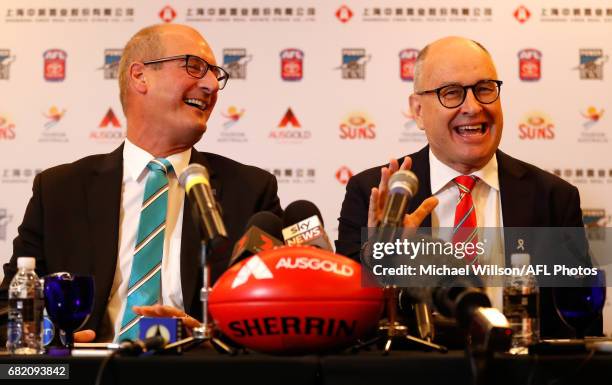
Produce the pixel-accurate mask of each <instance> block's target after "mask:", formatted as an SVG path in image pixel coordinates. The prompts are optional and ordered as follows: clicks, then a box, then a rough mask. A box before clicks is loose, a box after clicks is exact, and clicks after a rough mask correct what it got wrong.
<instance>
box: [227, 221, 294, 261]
mask: <svg viewBox="0 0 612 385" xmlns="http://www.w3.org/2000/svg"><path fill="white" fill-rule="evenodd" d="M282 228H283V224H282V222H281V220H280V218H279V217H278V216H276V215H275V214H273V213H271V212H269V211H260V212H258V213H255V214H253V216H252V217H251V219H249V221H248V223H247V225H246V229H247V231H246V232H245V233H244V235H243V236H242V238H240V240H239V241H238V242H236V244H235V245H234V250H233V251H232V256H231V258H230V263H229V266H232V265H234V264H236V263H238V262H240V261H242V260H243V259H246V258H248V257H250V256H252V255H254V254H257V253H259V252H261V251H263V250H270V249H272V248H274V247H276V246H281V245H283V242H282V241H280V240H279V239H282V237H283V235H282Z"/></svg>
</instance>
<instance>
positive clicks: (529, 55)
mask: <svg viewBox="0 0 612 385" xmlns="http://www.w3.org/2000/svg"><path fill="white" fill-rule="evenodd" d="M518 59H519V78H520V79H521V80H522V81H537V80H540V78H541V77H542V52H540V51H538V50H537V49H534V48H526V49H522V50H520V51H519V53H518Z"/></svg>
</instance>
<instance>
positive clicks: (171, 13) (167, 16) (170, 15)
mask: <svg viewBox="0 0 612 385" xmlns="http://www.w3.org/2000/svg"><path fill="white" fill-rule="evenodd" d="M158 15H159V18H160V19H162V20H163V21H164V23H170V22H171V21H172V20H174V18H175V17H176V11H175V10H174V8H172V7H171V6H169V5H166V6H165V7H163V8H162V9H161V11H159V14H158Z"/></svg>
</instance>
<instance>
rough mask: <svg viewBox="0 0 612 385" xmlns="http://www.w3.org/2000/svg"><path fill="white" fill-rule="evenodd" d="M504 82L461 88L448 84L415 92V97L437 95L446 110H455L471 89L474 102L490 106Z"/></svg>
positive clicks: (487, 82) (488, 81) (482, 83)
mask: <svg viewBox="0 0 612 385" xmlns="http://www.w3.org/2000/svg"><path fill="white" fill-rule="evenodd" d="M503 83H504V82H502V81H501V80H480V81H479V82H477V83H476V84H472V85H470V86H462V85H460V84H449V85H447V86H443V87H439V88H436V89H434V90H428V91H421V92H416V94H417V95H424V94H433V93H435V94H437V95H438V100H439V101H440V104H442V105H443V106H444V107H446V108H457V107H459V106H460V105H462V104H463V102H465V97H466V95H467V90H468V89H470V88H471V89H472V93H473V94H474V97H475V98H476V100H478V101H479V102H480V103H482V104H491V103H493V102H494V101H496V100H497V98H499V93H500V90H501V85H502V84H503Z"/></svg>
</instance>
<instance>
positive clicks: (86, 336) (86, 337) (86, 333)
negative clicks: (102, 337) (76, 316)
mask: <svg viewBox="0 0 612 385" xmlns="http://www.w3.org/2000/svg"><path fill="white" fill-rule="evenodd" d="M95 339H96V332H94V331H93V330H91V329H85V330H81V331H78V332H76V333H74V342H93V340H95Z"/></svg>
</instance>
